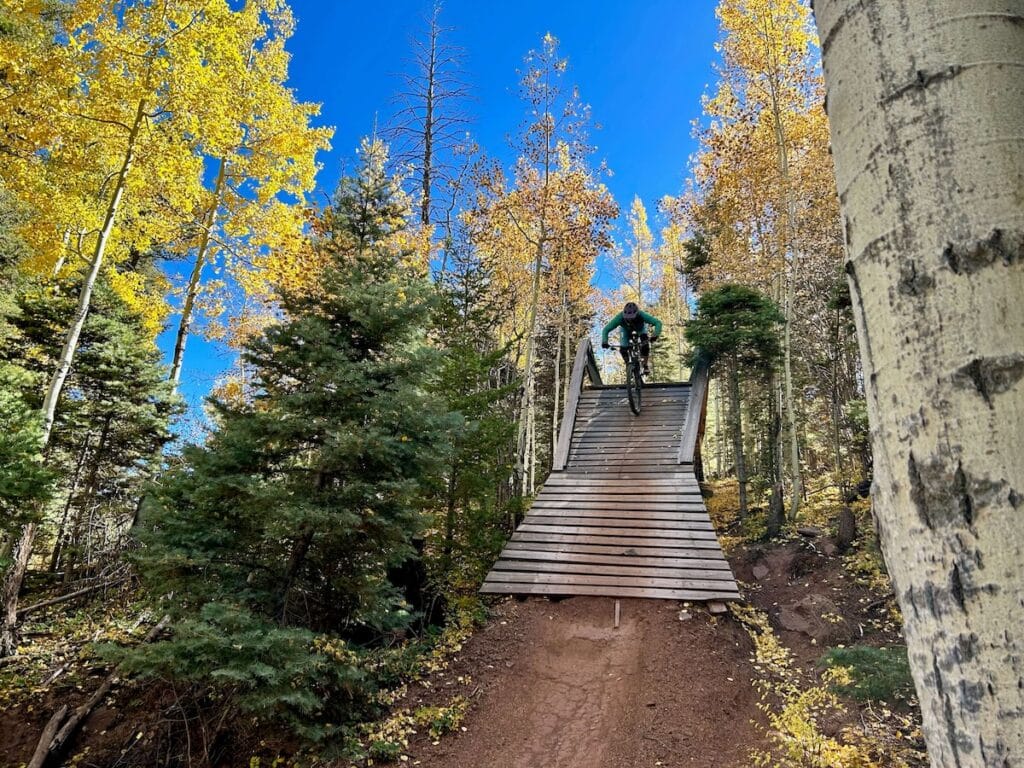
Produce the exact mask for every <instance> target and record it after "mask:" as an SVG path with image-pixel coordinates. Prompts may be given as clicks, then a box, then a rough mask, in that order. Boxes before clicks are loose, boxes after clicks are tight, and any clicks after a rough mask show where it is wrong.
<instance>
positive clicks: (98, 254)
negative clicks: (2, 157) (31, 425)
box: [42, 101, 146, 448]
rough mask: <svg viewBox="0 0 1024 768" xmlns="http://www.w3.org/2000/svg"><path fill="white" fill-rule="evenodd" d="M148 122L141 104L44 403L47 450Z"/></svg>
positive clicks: (44, 434) (44, 438)
mask: <svg viewBox="0 0 1024 768" xmlns="http://www.w3.org/2000/svg"><path fill="white" fill-rule="evenodd" d="M145 118H146V105H145V102H142V101H140V102H139V106H138V108H137V109H136V110H135V122H134V123H132V127H131V131H130V132H129V134H128V144H127V146H126V148H125V153H124V160H123V161H122V163H121V170H120V172H119V173H118V176H117V182H116V184H115V185H114V192H113V194H112V195H111V197H110V202H109V203H108V204H107V213H106V215H105V216H104V218H103V226H102V227H101V228H100V234H99V237H98V238H97V239H96V249H95V250H94V251H93V256H92V264H91V265H90V267H89V273H88V274H87V275H86V278H85V282H84V283H83V284H82V290H81V292H80V293H79V295H78V309H77V310H76V311H75V316H74V319H73V320H72V323H71V327H70V328H69V329H68V333H67V336H66V337H65V339H64V348H63V349H62V350H61V353H60V358H59V360H58V362H57V370H56V371H54V374H53V378H52V379H51V380H50V386H49V388H48V389H47V392H46V398H45V399H44V400H43V440H42V443H43V447H44V448H45V447H46V445H47V444H48V443H49V442H50V433H51V432H52V431H53V420H54V417H55V416H56V414H57V401H58V400H59V399H60V393H61V390H62V389H64V382H65V381H66V380H67V377H68V373H69V372H70V371H71V361H72V359H74V356H75V349H76V348H77V347H78V339H79V337H80V336H81V335H82V328H83V326H84V325H85V318H86V316H87V315H88V314H89V302H90V301H91V299H92V291H93V288H94V287H95V286H96V278H97V277H98V276H99V274H100V267H102V266H103V256H104V254H105V253H106V250H107V242H108V241H109V240H110V233H111V232H112V231H113V229H114V220H115V219H116V218H117V212H118V209H119V208H120V207H121V198H122V197H123V196H124V188H125V182H126V181H127V180H128V174H129V173H130V172H131V169H132V163H133V162H134V161H135V144H136V142H137V141H138V138H139V132H140V131H141V130H142V123H143V121H144V120H145Z"/></svg>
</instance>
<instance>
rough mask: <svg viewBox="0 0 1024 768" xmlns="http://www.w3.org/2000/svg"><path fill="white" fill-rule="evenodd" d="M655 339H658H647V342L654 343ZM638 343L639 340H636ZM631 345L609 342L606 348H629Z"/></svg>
mask: <svg viewBox="0 0 1024 768" xmlns="http://www.w3.org/2000/svg"><path fill="white" fill-rule="evenodd" d="M657 341H658V339H648V340H647V342H648V343H649V344H654V343H656V342H657ZM639 343H640V342H639V341H637V344H639ZM632 346H633V345H632V344H611V343H609V344H608V349H629V348H630V347H632Z"/></svg>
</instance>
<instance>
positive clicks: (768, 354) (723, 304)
mask: <svg viewBox="0 0 1024 768" xmlns="http://www.w3.org/2000/svg"><path fill="white" fill-rule="evenodd" d="M781 322H783V317H782V315H781V314H780V312H779V309H778V307H777V306H776V305H775V303H774V302H772V301H771V299H769V298H768V297H766V296H764V295H762V294H760V293H758V292H757V291H755V290H753V289H752V288H748V287H746V286H743V285H736V284H730V283H727V284H725V285H722V286H720V287H718V288H716V289H714V290H712V291H707V292H706V293H704V294H703V295H702V296H701V297H700V301H699V302H698V303H697V315H696V317H694V318H693V319H692V320H690V322H689V323H688V324H687V326H686V340H687V341H688V342H689V343H690V345H691V346H692V348H693V349H694V351H695V353H696V352H697V351H700V352H703V353H704V354H705V355H707V356H708V358H709V360H710V363H711V367H712V370H713V371H716V372H717V373H720V374H724V376H725V378H726V379H727V382H728V388H729V400H730V405H731V408H730V410H731V413H730V431H731V433H732V442H733V453H734V459H735V461H736V479H737V482H738V483H739V507H740V516H745V515H746V513H747V471H746V466H745V459H744V448H743V422H742V411H741V406H742V403H741V400H740V374H741V373H744V374H748V375H751V376H756V375H761V374H764V373H766V372H768V371H770V370H771V368H772V366H774V364H775V363H776V362H777V361H778V359H779V357H780V355H781V354H782V347H781V345H780V342H779V335H778V329H777V326H778V324H779V323H781Z"/></svg>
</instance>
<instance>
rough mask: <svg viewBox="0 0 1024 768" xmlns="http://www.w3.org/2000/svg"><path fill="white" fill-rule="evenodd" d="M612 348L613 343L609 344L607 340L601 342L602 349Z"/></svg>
mask: <svg viewBox="0 0 1024 768" xmlns="http://www.w3.org/2000/svg"><path fill="white" fill-rule="evenodd" d="M611 348H612V345H611V344H609V343H608V342H607V341H602V342H601V349H611Z"/></svg>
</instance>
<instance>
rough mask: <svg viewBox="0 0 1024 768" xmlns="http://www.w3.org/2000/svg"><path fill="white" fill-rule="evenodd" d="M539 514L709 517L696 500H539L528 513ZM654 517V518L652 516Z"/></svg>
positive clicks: (703, 518)
mask: <svg viewBox="0 0 1024 768" xmlns="http://www.w3.org/2000/svg"><path fill="white" fill-rule="evenodd" d="M535 513H536V514H538V515H593V516H595V517H608V516H609V515H615V514H618V513H626V514H632V515H644V516H648V515H675V516H681V517H682V518H683V519H687V518H690V517H693V518H694V519H697V518H699V519H702V520H706V519H707V517H708V513H707V510H705V509H704V505H703V504H701V503H699V502H696V503H693V504H687V503H679V504H651V503H647V504H637V505H635V506H629V507H625V506H623V505H621V504H611V503H597V504H594V503H590V504H580V503H579V502H577V501H575V500H567V501H556V500H551V501H548V500H538V501H535V502H534V503H533V506H532V507H530V509H529V512H528V514H531V515H532V514H535ZM652 519H653V518H652Z"/></svg>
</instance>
